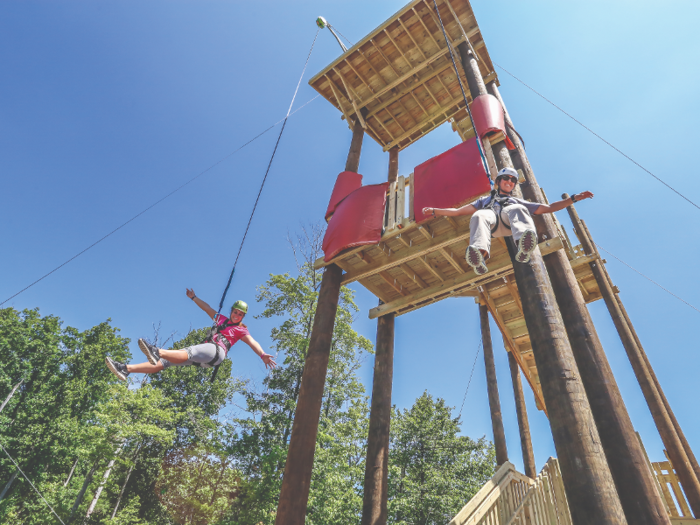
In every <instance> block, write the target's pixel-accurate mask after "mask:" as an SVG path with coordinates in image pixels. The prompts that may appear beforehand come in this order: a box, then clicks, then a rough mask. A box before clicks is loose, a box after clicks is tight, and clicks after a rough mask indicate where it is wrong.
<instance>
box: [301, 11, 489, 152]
mask: <svg viewBox="0 0 700 525" xmlns="http://www.w3.org/2000/svg"><path fill="white" fill-rule="evenodd" d="M438 9H439V11H440V16H441V17H442V21H443V23H444V24H445V29H446V32H447V34H448V38H449V40H450V42H451V44H452V47H453V48H455V49H456V47H457V46H458V45H459V44H461V43H462V42H468V44H469V45H470V46H471V48H472V50H473V52H474V53H475V55H476V56H477V57H478V59H479V67H480V69H481V74H482V76H483V78H484V80H485V81H486V82H489V81H491V80H494V79H495V80H496V81H498V80H497V76H496V73H495V71H494V70H493V64H492V63H491V58H490V57H489V54H488V51H487V50H486V46H485V44H484V39H483V37H482V35H481V32H480V30H479V26H478V24H477V23H476V18H475V17H474V13H473V12H472V9H471V6H470V4H469V2H468V0H439V1H438ZM456 60H457V61H458V60H459V56H458V55H456ZM458 70H459V71H460V75H461V78H462V84H463V85H464V88H465V92H466V93H467V95H468V97H469V102H470V103H471V95H469V88H468V87H467V80H466V78H465V77H464V72H463V71H462V69H461V66H460V65H459V63H458ZM309 84H310V85H311V86H312V87H313V88H314V89H315V90H316V91H318V92H319V93H320V94H321V95H323V97H324V98H325V99H326V100H328V101H329V102H330V103H331V104H333V105H334V106H335V107H336V108H338V110H339V111H340V112H341V113H342V118H344V119H346V120H348V122H349V121H350V119H355V118H359V119H360V121H361V122H362V123H363V127H364V128H365V131H366V132H367V134H369V135H370V136H371V137H372V138H373V139H374V140H376V141H377V142H378V143H379V144H380V145H381V146H382V147H383V148H384V150H385V151H387V150H388V149H390V148H392V147H394V146H396V147H398V148H399V149H403V148H405V147H407V146H409V145H410V144H412V143H413V142H415V141H416V140H418V139H419V138H421V137H422V136H423V135H425V134H427V133H429V132H430V131H432V130H433V129H435V128H436V127H438V126H440V125H441V124H443V123H444V122H447V121H452V122H453V123H455V125H457V123H460V122H464V121H465V119H466V122H469V120H468V119H467V118H466V117H467V112H466V110H465V105H464V98H463V96H462V92H461V90H460V88H459V84H458V82H457V76H456V74H455V71H454V68H453V66H452V62H451V60H450V55H449V52H448V48H447V45H446V44H445V38H444V36H443V34H442V29H441V27H440V24H439V21H438V17H437V14H436V12H435V8H434V5H433V2H432V0H414V1H413V2H410V3H409V4H407V5H406V6H405V7H403V8H402V9H401V10H400V11H399V12H397V13H396V14H395V15H394V16H392V17H391V18H389V19H388V20H387V21H386V22H384V23H383V24H382V25H380V26H379V27H378V28H377V29H375V30H374V31H372V32H371V33H370V34H369V35H367V36H366V37H365V38H363V39H362V40H361V41H360V42H358V43H357V44H355V45H354V46H353V47H352V48H350V49H349V50H348V51H347V52H345V53H343V54H342V55H341V56H340V57H339V58H338V59H337V60H335V61H334V62H333V63H332V64H330V65H329V66H328V67H326V68H325V69H324V70H323V71H321V72H320V73H318V74H317V75H316V76H314V77H313V78H312V79H311V80H310V81H309ZM363 108H364V109H366V114H365V116H364V117H363V116H362V115H361V110H362V109H363ZM467 127H468V128H471V124H468V125H467ZM472 134H473V131H472ZM460 135H462V138H463V139H465V138H468V136H469V129H464V124H462V125H461V129H460Z"/></svg>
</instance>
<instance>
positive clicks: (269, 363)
mask: <svg viewBox="0 0 700 525" xmlns="http://www.w3.org/2000/svg"><path fill="white" fill-rule="evenodd" d="M260 359H262V360H263V362H264V363H265V368H270V369H272V368H276V367H277V363H275V360H274V358H273V357H272V356H271V355H270V354H263V355H261V356H260Z"/></svg>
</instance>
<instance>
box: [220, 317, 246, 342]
mask: <svg viewBox="0 0 700 525" xmlns="http://www.w3.org/2000/svg"><path fill="white" fill-rule="evenodd" d="M228 321H229V318H228V317H226V316H224V315H221V314H216V324H217V325H219V326H221V325H224V324H226V323H227V322H228ZM222 335H223V336H224V337H225V338H226V339H228V341H229V343H231V346H233V345H235V344H236V343H237V342H238V340H239V339H241V338H243V337H245V336H246V335H250V332H248V329H247V328H246V327H245V326H241V325H238V326H229V327H227V328H224V329H223V330H222V331H221V332H220V333H219V334H217V335H216V336H214V342H215V343H216V344H217V345H219V346H220V347H221V348H223V349H224V350H226V345H225V344H224V342H223V341H221V336H222Z"/></svg>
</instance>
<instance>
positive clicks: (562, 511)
mask: <svg viewBox="0 0 700 525" xmlns="http://www.w3.org/2000/svg"><path fill="white" fill-rule="evenodd" d="M525 524H527V525H572V521H571V514H570V513H569V505H568V503H567V501H566V495H565V493H564V483H563V482H562V479H561V471H560V470H559V462H558V461H557V460H556V459H555V458H549V460H548V461H547V464H546V465H545V467H544V468H543V469H542V471H541V472H540V474H539V476H537V479H535V480H532V479H530V478H528V477H527V476H525V475H523V474H520V473H519V472H518V471H517V470H515V467H514V466H513V464H512V463H508V462H506V463H504V464H503V465H501V467H500V468H499V469H498V470H497V471H496V474H494V476H493V478H491V480H490V481H488V482H487V483H486V485H484V486H483V487H482V489H481V490H480V491H479V492H477V494H476V495H475V496H474V497H473V498H472V499H471V500H470V501H469V503H467V504H466V505H465V507H464V508H463V509H462V510H461V511H460V512H459V514H457V516H455V517H454V519H453V520H452V521H450V523H449V525H525Z"/></svg>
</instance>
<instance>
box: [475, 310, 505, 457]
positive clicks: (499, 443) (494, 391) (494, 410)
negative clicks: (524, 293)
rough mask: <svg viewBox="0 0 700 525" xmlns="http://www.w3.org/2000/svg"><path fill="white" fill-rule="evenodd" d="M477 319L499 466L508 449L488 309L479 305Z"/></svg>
mask: <svg viewBox="0 0 700 525" xmlns="http://www.w3.org/2000/svg"><path fill="white" fill-rule="evenodd" d="M479 319H480V320H481V341H482V346H483V348H484V365H485V366H486V388H487V390H488V393H489V408H490V409H491V425H492V427H493V444H494V446H495V447H496V464H497V465H499V466H500V465H503V463H505V462H506V461H508V448H507V447H506V433H505V431H504V430H503V415H502V414H501V401H500V399H499V396H498V381H497V380H496V364H495V362H494V359H493V344H492V343H491V327H490V326H489V309H488V307H487V306H486V305H484V304H480V305H479Z"/></svg>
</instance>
